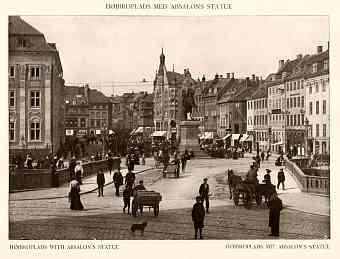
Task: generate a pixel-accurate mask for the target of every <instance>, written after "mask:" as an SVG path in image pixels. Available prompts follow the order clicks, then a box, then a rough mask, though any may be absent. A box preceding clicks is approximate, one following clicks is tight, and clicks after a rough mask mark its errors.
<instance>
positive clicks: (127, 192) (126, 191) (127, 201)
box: [123, 185, 132, 215]
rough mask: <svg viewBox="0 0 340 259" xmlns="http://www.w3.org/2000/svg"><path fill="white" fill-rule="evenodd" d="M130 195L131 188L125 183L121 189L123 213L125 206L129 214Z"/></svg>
mask: <svg viewBox="0 0 340 259" xmlns="http://www.w3.org/2000/svg"><path fill="white" fill-rule="evenodd" d="M131 195H132V189H131V188H130V187H129V186H128V185H126V186H125V189H124V191H123V201H124V208H123V213H125V209H126V208H127V209H128V211H127V214H128V215H130V200H131Z"/></svg>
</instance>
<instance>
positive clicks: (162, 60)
mask: <svg viewBox="0 0 340 259" xmlns="http://www.w3.org/2000/svg"><path fill="white" fill-rule="evenodd" d="M160 61H161V65H164V64H165V55H164V53H163V48H162V53H161V56H160Z"/></svg>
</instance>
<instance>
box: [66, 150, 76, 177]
mask: <svg viewBox="0 0 340 259" xmlns="http://www.w3.org/2000/svg"><path fill="white" fill-rule="evenodd" d="M76 165H77V162H76V157H75V156H73V157H72V158H71V161H70V164H69V166H68V168H69V170H70V179H71V180H72V179H73V178H74V172H75V171H74V169H75V168H76Z"/></svg>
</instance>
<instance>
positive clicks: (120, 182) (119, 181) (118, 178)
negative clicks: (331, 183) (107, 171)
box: [113, 169, 123, 196]
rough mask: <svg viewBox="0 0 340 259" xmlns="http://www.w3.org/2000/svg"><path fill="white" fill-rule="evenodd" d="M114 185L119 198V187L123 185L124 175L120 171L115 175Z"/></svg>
mask: <svg viewBox="0 0 340 259" xmlns="http://www.w3.org/2000/svg"><path fill="white" fill-rule="evenodd" d="M113 183H114V185H115V188H116V196H119V187H120V186H121V185H123V175H122V173H121V172H120V170H119V169H118V170H117V171H116V172H115V173H114V174H113Z"/></svg>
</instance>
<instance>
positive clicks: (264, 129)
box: [247, 83, 270, 151]
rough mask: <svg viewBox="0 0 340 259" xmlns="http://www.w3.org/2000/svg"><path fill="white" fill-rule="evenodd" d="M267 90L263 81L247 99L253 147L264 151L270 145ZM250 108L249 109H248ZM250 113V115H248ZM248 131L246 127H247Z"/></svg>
mask: <svg viewBox="0 0 340 259" xmlns="http://www.w3.org/2000/svg"><path fill="white" fill-rule="evenodd" d="M267 97H268V92H267V86H266V85H265V83H261V84H260V85H259V86H257V89H256V91H255V92H254V93H253V94H252V95H251V97H250V98H249V99H248V101H247V108H248V109H247V117H248V118H247V119H248V120H247V121H249V120H250V121H251V123H252V124H251V125H252V130H253V132H252V135H253V136H254V141H253V144H254V146H253V148H254V149H255V148H256V149H257V148H258V149H259V150H262V151H266V150H268V149H269V146H270V138H269V137H268V135H269V134H268V98H267ZM249 108H250V109H249ZM250 114H251V116H250ZM247 131H248V127H247Z"/></svg>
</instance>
